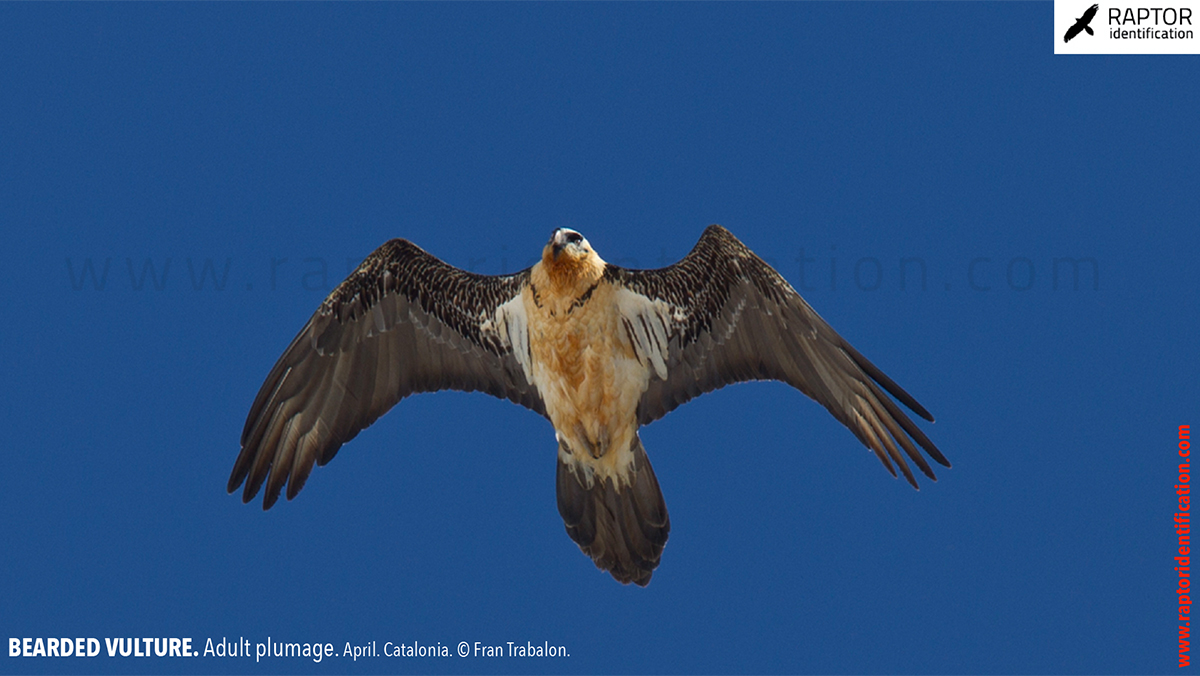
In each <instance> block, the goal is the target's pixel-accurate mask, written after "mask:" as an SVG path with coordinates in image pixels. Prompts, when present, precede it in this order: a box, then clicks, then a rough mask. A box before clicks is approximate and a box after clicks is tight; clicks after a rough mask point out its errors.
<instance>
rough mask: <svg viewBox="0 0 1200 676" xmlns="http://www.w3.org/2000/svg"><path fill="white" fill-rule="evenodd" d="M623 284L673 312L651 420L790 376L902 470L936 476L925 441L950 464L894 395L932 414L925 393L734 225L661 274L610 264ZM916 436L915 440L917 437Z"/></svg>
mask: <svg viewBox="0 0 1200 676" xmlns="http://www.w3.org/2000/svg"><path fill="white" fill-rule="evenodd" d="M606 274H607V276H608V278H609V279H610V281H612V282H613V283H615V284H619V285H621V286H624V287H625V288H627V289H629V290H630V291H633V292H634V293H637V294H640V295H642V296H645V297H647V298H649V299H651V300H657V301H664V302H665V303H666V304H667V305H668V306H669V309H670V316H669V317H668V318H666V319H665V323H666V324H667V335H668V342H669V345H668V356H667V360H666V366H667V369H666V371H667V377H666V379H665V380H663V379H661V378H658V377H652V378H651V380H650V385H649V389H647V391H646V392H645V394H644V395H643V396H642V399H641V401H640V403H639V406H638V419H639V422H640V423H641V424H643V425H644V424H647V423H650V422H652V421H654V420H657V419H658V418H661V417H662V416H664V415H666V414H667V412H669V411H671V410H673V409H674V408H675V407H676V406H679V405H680V404H683V403H684V402H687V401H688V400H690V399H692V398H693V397H697V396H700V395H701V394H703V393H705V392H711V391H712V390H715V389H717V388H719V387H724V386H725V385H729V384H732V383H738V382H744V381H748V380H780V381H783V382H785V383H787V384H789V385H791V386H793V387H795V388H796V389H798V390H800V391H801V392H803V393H804V394H806V395H808V396H809V397H812V398H813V399H815V400H816V401H818V402H819V403H820V404H821V405H822V406H824V407H825V408H827V409H828V410H829V412H830V413H832V414H833V416H834V417H835V418H837V419H838V420H840V421H841V422H842V424H844V425H846V426H847V427H849V428H850V431H851V432H853V433H854V435H855V436H857V437H858V438H859V440H860V441H862V443H863V444H865V445H866V446H867V448H869V449H871V450H872V451H874V453H875V455H876V456H878V457H879V459H880V461H882V462H883V465H884V466H885V467H887V469H888V471H889V472H891V473H892V475H893V476H895V474H896V470H895V469H894V468H893V466H892V463H893V462H894V463H895V464H896V465H898V466H899V467H900V471H901V472H903V474H904V477H905V478H906V479H908V481H909V483H911V484H912V485H913V486H914V487H916V485H917V482H916V479H915V478H914V477H913V474H912V472H911V471H910V470H909V468H908V464H907V463H906V462H905V460H904V457H903V455H902V453H903V454H904V455H907V456H908V457H909V458H911V459H912V461H913V462H914V463H916V465H917V467H919V468H920V469H921V471H922V472H923V473H924V474H925V475H926V476H928V477H929V478H931V479H934V480H936V477H935V476H934V474H933V470H932V469H931V468H930V467H929V463H928V462H926V460H925V458H924V457H923V456H922V455H921V453H920V451H919V450H918V446H919V447H920V448H922V449H924V450H925V452H926V453H928V454H929V456H930V457H932V458H933V459H934V460H936V461H937V462H939V463H941V464H942V465H945V466H946V467H949V466H950V463H949V462H947V460H946V458H945V456H943V455H942V453H941V452H940V451H939V450H938V449H937V447H936V446H934V445H933V442H931V441H930V440H929V438H928V437H926V436H925V434H924V433H923V432H922V431H921V430H920V429H919V428H918V427H917V426H916V425H915V424H914V423H913V421H912V420H910V419H909V417H908V416H907V415H905V413H904V411H902V410H901V409H900V407H899V406H897V405H896V403H895V402H894V401H892V399H891V398H890V397H888V395H887V394H885V391H886V392H887V393H890V394H891V395H892V396H893V397H895V398H896V399H898V400H899V401H900V402H901V403H903V404H904V405H905V406H907V407H908V408H910V409H911V410H913V411H914V412H916V413H917V414H918V415H920V416H921V417H923V418H925V419H926V420H930V421H932V420H933V417H932V416H931V415H930V414H929V412H928V411H926V410H925V409H924V408H923V407H922V406H921V405H920V404H918V403H917V401H916V400H915V399H913V398H912V396H910V395H909V394H908V393H907V392H905V391H904V390H903V389H901V388H900V386H899V385H897V384H896V383H895V382H893V381H892V379H891V378H888V377H887V376H886V375H884V373H883V372H882V371H880V370H879V369H878V368H877V367H876V366H875V365H874V364H872V363H871V362H870V361H868V360H867V358H866V357H864V356H862V355H861V354H859V352H858V350H855V349H854V348H853V347H851V346H850V344H849V343H848V342H846V340H845V339H843V338H842V337H841V336H839V335H838V334H837V332H836V331H834V330H833V328H831V327H830V326H829V324H826V323H825V320H823V319H821V317H820V316H818V315H817V313H816V312H815V311H813V309H812V308H811V307H809V305H808V303H806V302H805V301H804V299H803V298H801V297H800V295H799V294H797V293H796V291H795V290H794V289H792V287H791V285H789V284H788V283H787V281H786V280H784V279H783V277H782V276H780V275H779V273H778V272H776V271H775V270H774V269H773V268H771V266H769V265H767V264H766V263H765V262H763V260H762V259H760V258H759V257H758V256H756V255H754V253H753V252H751V251H750V250H749V249H747V248H746V246H745V245H744V244H742V243H741V242H740V241H739V240H738V239H737V238H736V237H734V236H733V234H731V233H730V232H729V231H728V230H726V229H724V228H722V227H720V226H717V225H713V226H709V228H708V229H707V230H705V231H704V235H703V236H701V238H700V241H699V243H697V244H696V247H695V248H694V249H692V251H691V253H689V254H688V255H687V256H686V257H685V258H684V259H683V260H681V261H680V262H678V263H676V264H675V265H672V266H670V267H667V268H662V269H659V270H626V269H623V268H618V267H615V266H609V268H608V271H607V273H606ZM914 442H915V443H914Z"/></svg>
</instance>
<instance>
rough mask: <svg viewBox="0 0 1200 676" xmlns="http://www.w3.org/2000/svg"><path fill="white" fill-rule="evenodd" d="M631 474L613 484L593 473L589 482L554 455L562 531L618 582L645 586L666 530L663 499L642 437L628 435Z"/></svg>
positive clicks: (660, 553)
mask: <svg viewBox="0 0 1200 676" xmlns="http://www.w3.org/2000/svg"><path fill="white" fill-rule="evenodd" d="M631 450H632V452H633V470H632V480H631V482H630V485H628V486H620V487H619V488H618V487H617V486H615V485H614V484H613V482H612V480H611V479H605V480H600V479H598V478H597V479H596V480H595V481H594V482H593V483H592V487H591V488H588V487H587V484H586V481H587V480H586V479H585V478H584V477H583V475H582V472H578V473H577V472H575V471H574V470H573V469H571V467H570V466H569V465H567V464H566V463H564V462H563V461H562V458H559V461H558V481H557V486H558V513H559V514H560V515H562V518H563V523H564V524H565V525H566V527H567V534H568V535H570V536H571V539H572V540H574V541H575V544H577V545H579V548H580V549H582V550H583V553H584V554H587V555H588V556H590V557H592V560H593V561H595V562H596V566H597V567H598V568H601V569H603V570H607V571H608V572H609V573H611V574H612V576H613V577H614V578H616V579H617V581H618V582H622V583H625V584H628V583H630V582H633V583H634V584H636V585H638V586H640V587H645V586H646V585H647V584H649V583H650V576H651V575H652V574H653V572H654V569H655V568H657V567H658V562H659V560H661V559H662V551H663V546H665V545H666V544H667V534H668V533H669V532H670V530H671V520H670V518H669V517H668V516H667V503H666V502H664V501H663V495H662V490H660V489H659V487H658V479H657V478H656V477H655V476H654V469H653V468H651V467H650V459H649V458H647V457H646V449H644V448H643V447H642V440H641V439H639V438H638V437H637V436H634V438H633V447H632V448H631Z"/></svg>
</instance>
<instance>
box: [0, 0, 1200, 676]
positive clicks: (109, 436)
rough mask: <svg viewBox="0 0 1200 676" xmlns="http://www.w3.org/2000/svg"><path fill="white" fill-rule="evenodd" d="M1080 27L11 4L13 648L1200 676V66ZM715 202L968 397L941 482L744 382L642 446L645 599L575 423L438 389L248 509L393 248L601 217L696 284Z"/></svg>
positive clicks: (838, 309) (964, 7)
mask: <svg viewBox="0 0 1200 676" xmlns="http://www.w3.org/2000/svg"><path fill="white" fill-rule="evenodd" d="M1051 15H1052V6H1051V4H1050V3H1042V2H1038V3H1035V2H1026V3H969V4H953V3H928V4H927V3H897V4H891V3H888V4H875V3H817V4H784V3H771V4H741V3H736V4H734V3H730V4H680V3H671V4H637V5H625V4H564V5H558V4H517V5H510V4H487V5H474V4H458V3H455V4H435V5H427V4H379V3H370V4H352V5H343V4H336V5H330V4H234V5H228V4H217V3H201V4H149V5H146V4H82V5H81V4H59V3H46V4H43V3H38V4H6V5H2V6H0V176H2V177H3V178H2V179H0V223H2V226H0V227H3V232H4V247H3V248H2V249H0V288H2V289H3V297H4V300H3V301H0V309H2V310H3V313H4V316H5V318H6V319H5V320H4V322H3V325H2V330H0V335H2V336H3V338H2V344H3V346H4V350H3V352H4V358H3V359H2V360H0V382H2V383H3V385H4V395H3V397H4V405H3V406H2V407H0V423H2V428H3V430H4V433H3V437H2V441H0V448H2V449H3V457H4V463H3V470H2V471H0V533H3V545H2V546H0V580H2V584H0V637H2V638H4V640H5V646H4V647H5V648H7V642H8V638H9V637H14V636H15V637H99V638H104V637H118V636H132V637H191V638H193V640H194V641H195V642H196V644H198V645H197V647H199V646H202V644H203V643H204V641H205V639H207V638H210V637H211V638H214V639H217V640H219V639H220V638H221V637H223V636H224V637H228V638H229V639H231V640H236V639H237V638H238V637H241V636H244V637H246V638H247V639H248V640H250V641H251V642H260V641H265V640H266V637H267V636H271V637H272V639H273V640H284V641H292V642H313V641H320V642H330V643H333V644H334V645H335V647H336V649H337V651H338V652H339V653H340V652H341V650H342V648H343V646H344V644H345V643H346V642H348V641H349V642H354V643H363V642H369V641H376V642H377V645H378V646H379V648H380V649H382V646H383V644H384V643H385V642H387V641H392V642H394V643H406V644H411V643H412V642H413V641H418V642H420V643H421V644H437V643H439V642H440V643H441V644H443V645H448V646H451V649H452V650H453V649H454V646H456V645H457V644H458V642H460V641H469V642H474V641H480V642H483V643H502V644H503V643H506V642H508V641H514V642H525V641H531V642H536V643H539V644H540V643H541V642H543V641H548V642H549V643H550V644H551V645H564V646H566V648H567V649H568V651H569V653H570V657H569V658H564V659H560V660H542V661H521V660H515V659H495V660H485V659H474V658H472V659H466V660H464V659H458V658H447V659H442V660H424V661H417V662H414V661H405V660H386V659H383V658H377V659H370V660H360V661H358V662H352V661H350V660H349V659H342V658H332V659H328V660H325V661H323V662H322V663H320V664H315V663H312V662H310V661H307V660H304V659H293V660H275V661H271V662H265V663H261V664H255V663H254V662H253V661H252V660H250V661H245V660H234V659H227V660H218V659H215V658H208V659H204V658H196V659H191V660H184V659H175V660H169V659H162V660H159V659H142V660H136V659H108V658H106V657H100V658H95V659H90V660H88V659H83V660H77V659H44V660H43V659H12V658H9V657H7V650H5V651H4V653H3V655H4V657H3V658H0V672H4V673H14V672H27V673H52V672H62V673H79V672H123V673H148V672H167V673H232V672H244V673H264V674H265V673H302V674H309V673H311V674H325V673H343V672H353V673H391V672H405V673H407V672H414V671H415V672H434V673H514V672H519V673H543V672H567V673H604V672H619V673H630V672H664V673H682V672H734V673H785V672H786V673H792V672H795V673H844V672H864V673H1005V672H1013V673H1038V674H1041V673H1059V672H1066V673H1130V672H1137V673H1151V672H1167V671H1176V670H1177V669H1176V667H1175V648H1176V646H1175V626H1176V623H1175V620H1174V599H1175V594H1174V592H1173V590H1174V585H1173V581H1174V575H1175V573H1174V571H1173V570H1172V567H1173V565H1174V564H1173V562H1172V560H1171V556H1172V543H1173V538H1174V533H1173V531H1172V530H1171V529H1170V520H1171V514H1172V512H1173V511H1174V510H1173V504H1174V491H1173V488H1172V484H1173V483H1174V465H1175V462H1174V460H1175V458H1174V456H1173V449H1174V437H1175V433H1176V428H1177V426H1178V425H1180V424H1187V423H1191V424H1197V423H1200V419H1198V418H1197V406H1196V404H1197V401H1198V385H1197V361H1196V344H1197V337H1198V334H1200V319H1198V317H1197V307H1198V301H1200V298H1198V294H1197V289H1198V286H1200V285H1198V282H1197V276H1196V273H1195V268H1194V265H1195V251H1196V250H1197V246H1198V245H1200V235H1198V234H1197V231H1198V227H1197V226H1198V225H1200V189H1198V186H1200V129H1198V127H1197V120H1200V84H1198V83H1200V57H1194V56H1193V57H1176V58H1171V57H1116V56H1114V57H1091V58H1086V57H1078V58H1076V57H1066V56H1059V57H1056V56H1053V55H1052V53H1051V52H1052V47H1051V43H1050V40H1051V38H1052V36H1051V35H1050V32H1051V30H1052V29H1051V27H1050V22H1051ZM709 223H721V224H723V225H725V226H726V227H728V228H730V229H731V230H732V231H733V232H734V233H735V234H737V235H738V236H739V237H740V238H742V239H743V240H744V241H745V242H746V244H747V245H749V246H750V247H751V248H752V249H754V250H755V251H757V252H758V253H759V254H760V255H762V256H763V257H764V258H766V259H768V260H769V261H771V262H772V263H774V264H775V265H776V266H777V267H778V269H779V270H780V271H781V272H782V273H783V274H784V275H785V276H786V277H787V278H788V279H789V280H790V281H791V282H792V283H793V285H795V286H796V287H797V288H798V289H800V290H801V292H802V293H803V294H804V295H805V296H806V297H807V299H808V300H809V301H810V302H811V304H812V305H813V306H814V307H815V308H816V309H817V310H818V311H819V312H820V313H821V314H822V315H823V316H824V317H825V318H826V319H827V320H828V321H829V322H830V323H831V324H832V325H833V326H834V327H835V328H836V329H837V330H838V331H839V332H841V333H842V334H843V335H844V336H846V337H847V338H848V339H849V340H850V341H851V342H852V343H853V344H854V345H855V346H856V347H857V348H858V349H859V350H861V351H862V352H863V353H865V354H866V355H867V356H868V357H869V358H871V359H872V360H873V361H874V362H875V363H877V364H878V365H879V366H880V367H881V368H883V370H884V371H886V372H887V373H888V374H889V375H891V376H892V377H893V378H895V379H896V380H897V381H898V382H899V383H900V384H902V385H903V386H904V387H905V388H907V389H908V390H909V391H910V392H911V393H912V394H913V395H914V396H915V397H916V398H917V399H918V400H919V401H921V402H922V403H923V404H924V405H925V406H926V407H927V408H929V410H930V411H932V412H933V413H934V415H936V416H937V422H936V424H933V425H923V429H925V430H926V431H927V432H928V433H929V434H930V436H931V437H932V438H933V440H934V441H935V442H936V443H937V444H938V445H939V447H940V448H941V449H942V450H943V451H944V452H945V454H946V455H947V456H948V457H949V458H950V460H951V461H952V462H953V463H954V467H953V469H948V470H941V471H940V472H939V479H940V480H939V482H938V483H936V484H934V483H932V482H930V481H928V480H926V481H923V482H922V489H921V491H920V492H916V491H913V490H912V489H911V488H909V487H908V486H907V485H906V484H905V483H904V482H903V481H897V480H894V479H892V478H891V477H890V476H889V475H888V474H887V473H886V471H885V470H884V469H883V468H882V467H881V466H880V464H879V462H878V461H877V460H876V459H875V458H874V457H873V456H872V455H871V454H870V453H868V452H867V451H866V450H865V449H863V448H862V447H861V445H860V444H859V443H858V441H857V440H856V439H855V438H854V437H853V435H852V434H851V433H850V432H849V431H847V430H846V429H845V428H843V427H842V426H841V425H840V424H838V423H837V422H836V421H835V420H834V419H833V418H832V417H831V416H829V415H828V414H827V413H826V412H825V411H824V410H823V409H822V408H820V407H819V406H818V405H816V404H815V403H813V402H811V401H809V400H808V399H806V398H805V397H804V396H803V395H801V394H800V393H799V392H796V391H794V390H791V389H789V388H787V387H785V386H782V385H779V384H776V383H756V384H747V385H738V386H735V387H730V388H727V389H725V390H722V391H719V392H716V393H713V394H710V395H707V396H704V397H701V398H700V399H698V400H696V401H694V402H692V403H690V404H689V405H687V406H685V407H683V408H681V409H679V410H678V411H676V412H674V413H672V414H670V415H669V416H667V417H666V418H665V419H663V420H661V421H659V422H657V423H655V424H653V425H651V426H649V427H648V428H646V429H644V430H643V433H642V436H643V440H644V442H645V445H646V448H647V449H648V451H649V454H650V457H651V459H652V460H653V462H654V466H655V469H656V470H657V474H658V477H659V479H660V482H661V484H662V488H663V491H664V493H665V495H666V499H667V503H668V505H669V508H670V513H671V522H672V526H673V528H672V531H671V539H670V542H669V544H668V545H667V548H666V551H665V554H664V557H663V563H662V566H661V567H660V568H659V570H658V571H657V573H656V574H655V576H654V580H653V582H652V583H651V584H650V586H649V587H648V588H646V589H638V588H633V587H622V586H620V585H619V584H617V583H616V582H614V581H613V580H612V579H611V578H610V577H609V576H608V575H606V574H604V573H602V572H600V571H598V570H596V569H595V568H594V567H593V565H592V563H591V562H590V561H589V560H588V559H587V558H586V557H585V556H584V555H583V554H581V553H580V552H579V550H578V548H577V547H576V546H575V545H574V544H573V543H572V542H571V541H570V539H569V538H568V537H567V535H566V533H565V532H564V530H563V526H562V521H561V519H560V518H559V515H558V513H557V511H556V509H555V499H554V472H555V469H554V468H555V460H554V457H555V456H554V453H555V445H554V437H553V430H552V429H551V427H550V425H549V424H548V423H547V422H546V421H545V420H543V419H542V418H540V417H538V416H537V415H535V414H533V413H531V412H529V411H526V410H524V409H521V408H519V407H517V406H514V405H512V404H510V403H507V402H503V401H499V400H495V399H491V398H489V397H487V396H485V395H482V394H461V393H441V394H436V395H420V396H416V397H412V398H410V399H407V400H405V401H403V402H401V404H400V405H399V406H398V407H396V408H395V409H394V410H393V411H392V412H391V413H390V414H388V415H387V416H385V417H384V418H382V419H381V420H380V421H379V422H378V423H377V424H375V425H374V426H373V427H371V428H370V429H368V430H367V431H365V432H364V433H362V434H361V435H360V436H359V437H358V438H357V439H355V440H354V441H353V442H351V443H350V444H349V445H347V446H346V447H344V448H343V449H342V451H341V453H340V454H339V455H338V457H337V458H336V459H335V460H334V461H333V462H332V463H331V464H330V465H328V466H326V467H324V468H318V469H317V470H315V471H314V473H313V476H312V477H311V479H310V480H309V482H308V485H307V486H306V488H305V489H304V491H303V492H302V493H301V494H300V495H299V497H298V498H297V499H296V500H294V501H292V502H288V503H281V504H279V505H277V506H276V507H275V508H274V509H272V510H271V511H270V512H267V513H264V512H263V511H262V510H261V509H260V507H259V504H258V503H257V502H256V503H253V504H251V505H243V504H241V501H240V499H239V498H238V497H236V496H229V495H226V493H225V482H226V479H227V478H228V474H229V470H230V468H231V466H232V463H233V460H234V458H235V457H236V455H237V451H238V438H239V434H240V432H241V428H242V424H243V422H244V418H245V415H246V413H247V410H248V409H249V406H250V403H251V401H252V400H253V398H254V395H255V393H256V391H257V390H258V387H259V385H260V384H261V383H262V380H263V378H264V377H265V376H266V374H267V371H268V370H269V369H270V367H271V365H272V364H273V363H274V361H275V359H276V358H277V357H278V356H279V354H280V353H281V351H282V350H283V348H284V347H285V346H286V345H287V344H288V342H289V341H290V340H291V338H292V336H293V335H294V334H295V332H296V331H297V330H298V329H299V328H300V327H301V326H302V325H303V323H304V322H305V320H306V319H307V318H308V316H309V315H310V314H311V313H312V311H313V310H314V309H315V308H316V307H317V305H318V304H319V303H320V301H321V299H322V298H323V297H324V295H325V294H326V293H328V291H329V290H330V289H331V288H332V287H333V285H335V284H336V283H337V282H338V281H340V279H341V278H342V277H343V276H344V275H345V273H346V271H347V265H348V262H349V264H350V265H353V264H355V263H357V262H358V261H359V260H361V259H362V258H363V257H364V256H365V255H366V254H368V253H369V252H370V251H371V250H372V249H374V248H375V247H376V246H378V245H379V244H381V243H382V242H384V241H386V240H387V239H389V238H392V237H405V238H408V239H411V240H412V241H414V242H416V243H418V244H419V245H421V246H422V247H424V248H425V249H427V250H428V251H430V252H432V253H434V254H435V255H438V256H440V257H442V258H444V259H445V260H447V261H449V262H451V263H453V264H455V265H459V266H461V267H470V268H472V269H475V270H476V271H479V272H486V273H499V272H502V271H509V272H511V271H514V270H516V269H518V268H520V267H524V266H525V265H526V264H527V263H528V262H529V260H530V258H532V257H533V256H536V255H537V253H538V252H539V251H540V247H541V246H542V245H543V243H544V242H545V241H546V238H547V237H548V236H549V234H550V232H551V230H553V229H554V228H557V227H561V226H567V227H572V228H575V229H577V230H580V231H581V232H583V233H584V234H585V235H586V236H587V237H588V239H589V240H590V241H591V243H592V244H593V245H594V246H595V248H596V249H597V250H598V251H599V252H600V254H601V255H602V256H604V257H605V258H606V259H608V260H610V261H613V262H617V263H620V264H622V265H626V266H635V267H657V266H659V265H661V264H663V263H665V262H671V261H673V260H675V259H677V258H679V257H681V256H683V255H684V254H685V253H686V252H687V251H688V250H689V249H690V248H691V246H692V245H693V244H694V243H695V241H696V239H697V238H698V237H699V235H700V233H701V231H702V230H703V228H704V227H705V226H706V225H708V224H709ZM1056 259H1058V262H1057V263H1056V262H1055V261H1056ZM1062 259H1076V261H1078V262H1079V266H1080V267H1079V272H1080V276H1079V280H1078V287H1077V288H1076V284H1075V278H1074V275H1073V272H1072V268H1071V264H1070V263H1069V262H1066V261H1064V260H1062ZM1093 264H1094V268H1093ZM206 265H208V266H209V268H208V271H207V272H205V266H206ZM89 266H90V267H89ZM147 266H149V267H147ZM1093 269H1094V270H1097V271H1098V276H1095V275H1093ZM105 270H107V275H106V276H105V274H104V271H105ZM89 271H90V272H89ZM922 272H923V274H924V277H923V278H922ZM217 282H220V284H219V285H218V283H217Z"/></svg>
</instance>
